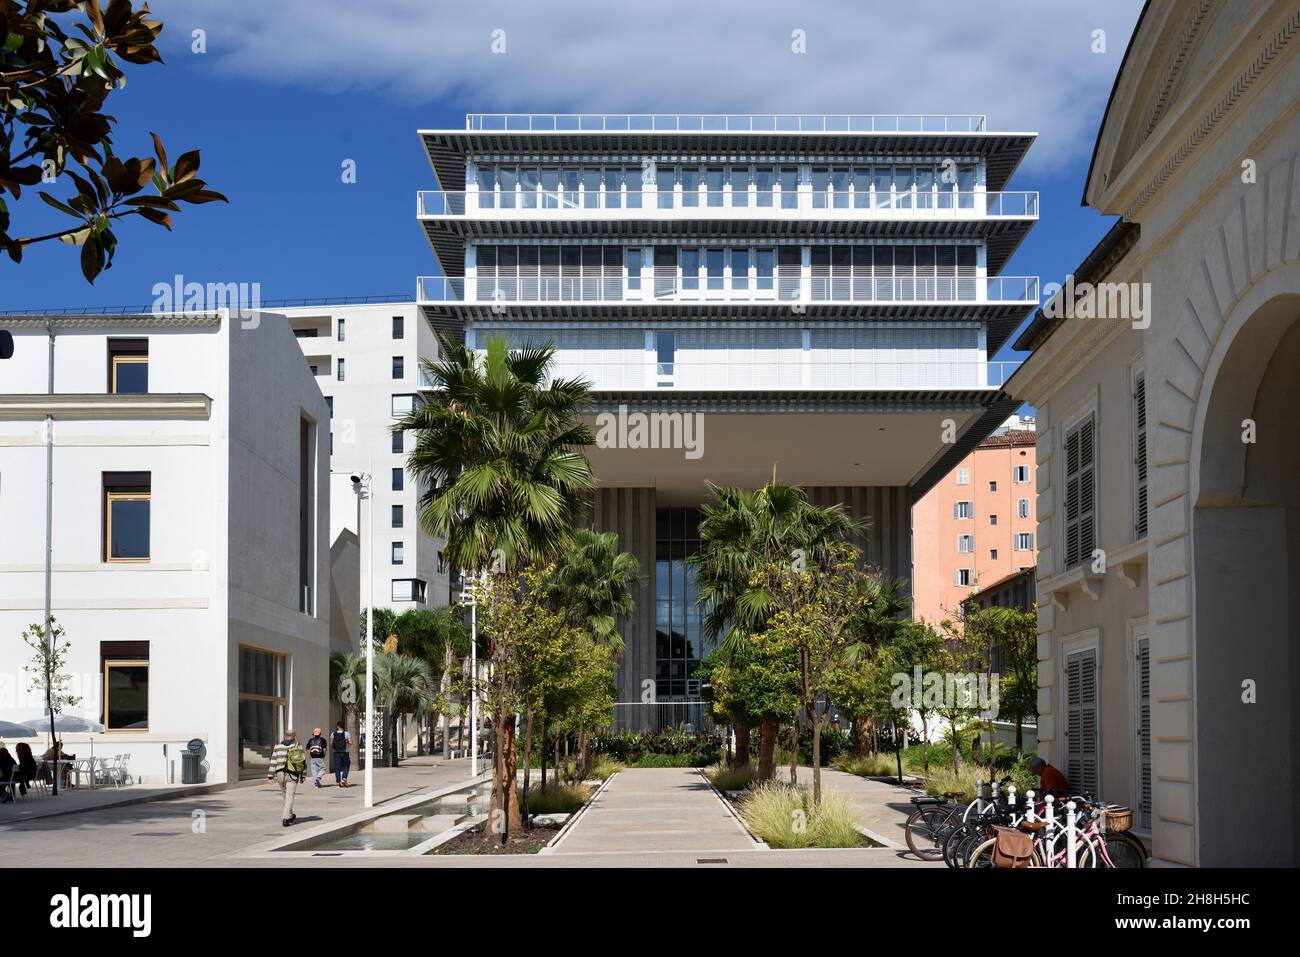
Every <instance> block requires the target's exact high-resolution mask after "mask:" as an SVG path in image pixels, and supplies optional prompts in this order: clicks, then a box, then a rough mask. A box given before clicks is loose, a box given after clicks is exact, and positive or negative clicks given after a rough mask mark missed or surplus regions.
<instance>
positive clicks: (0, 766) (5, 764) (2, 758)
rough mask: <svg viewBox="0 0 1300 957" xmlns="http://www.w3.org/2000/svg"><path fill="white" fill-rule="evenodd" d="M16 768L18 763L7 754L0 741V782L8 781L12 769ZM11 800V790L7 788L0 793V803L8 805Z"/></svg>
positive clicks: (12, 792) (12, 797) (7, 751)
mask: <svg viewBox="0 0 1300 957" xmlns="http://www.w3.org/2000/svg"><path fill="white" fill-rule="evenodd" d="M16 767H18V762H17V761H15V760H14V759H13V756H12V755H11V754H10V753H9V749H8V748H6V747H5V746H4V742H3V741H0V781H8V780H10V776H11V775H12V774H13V771H14V768H16ZM13 799H14V789H13V788H8V787H7V788H5V789H4V790H3V791H0V803H4V804H8V803H9V802H10V801H12V800H13Z"/></svg>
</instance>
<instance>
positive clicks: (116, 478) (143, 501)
mask: <svg viewBox="0 0 1300 957" xmlns="http://www.w3.org/2000/svg"><path fill="white" fill-rule="evenodd" d="M103 478H104V521H103V530H104V561H106V562H147V561H148V560H149V526H150V510H151V506H152V501H151V499H152V487H151V482H150V473H148V472H105V473H103Z"/></svg>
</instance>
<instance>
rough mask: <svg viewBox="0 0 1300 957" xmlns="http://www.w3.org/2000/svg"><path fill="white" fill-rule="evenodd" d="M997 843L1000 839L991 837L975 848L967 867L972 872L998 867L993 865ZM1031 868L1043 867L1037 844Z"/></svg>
mask: <svg viewBox="0 0 1300 957" xmlns="http://www.w3.org/2000/svg"><path fill="white" fill-rule="evenodd" d="M997 843H998V839H997V838H996V837H990V838H988V839H987V840H986V841H983V842H982V843H981V844H979V845H978V846H977V847H975V848H974V849H973V850H972V851H971V852H970V856H969V859H968V860H967V862H966V867H967V868H969V869H971V870H984V869H987V868H990V867H996V866H997V865H996V864H994V863H993V848H994V847H996V846H997ZM1029 866H1030V867H1042V866H1043V859H1042V857H1041V856H1040V855H1039V853H1038V844H1037V843H1035V844H1034V851H1033V853H1032V854H1030V856H1029Z"/></svg>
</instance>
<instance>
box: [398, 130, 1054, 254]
mask: <svg viewBox="0 0 1300 957" xmlns="http://www.w3.org/2000/svg"><path fill="white" fill-rule="evenodd" d="M421 137H422V139H423V142H424V145H425V149H426V152H427V153H428V156H429V160H430V163H431V164H432V167H433V170H434V173H435V175H436V176H437V179H438V183H439V186H440V189H437V190H426V191H422V192H420V193H418V194H417V198H416V215H417V218H418V219H419V220H420V221H421V224H422V226H423V227H424V229H425V232H426V234H427V236H428V239H429V242H430V244H431V246H432V247H433V250H434V252H435V254H436V255H437V257H438V260H439V264H440V266H441V268H442V271H443V272H444V273H445V274H447V275H458V274H461V273H462V272H463V271H464V267H465V261H464V248H465V245H466V244H467V243H474V242H481V241H491V240H494V239H514V238H517V239H521V240H528V239H534V240H536V239H539V238H541V239H545V238H550V239H556V238H560V239H562V238H564V237H571V236H581V235H600V236H605V237H610V238H616V239H645V240H649V241H658V240H660V239H669V238H671V239H690V238H707V239H715V240H717V239H722V240H739V239H745V238H753V237H760V236H761V237H767V238H779V239H782V240H785V241H798V240H800V239H804V240H816V239H819V238H820V239H822V240H826V239H830V238H837V239H842V240H857V241H870V240H880V239H890V238H898V237H902V236H906V237H910V238H915V239H922V240H924V239H928V240H934V241H943V240H949V241H953V240H973V241H977V242H979V243H981V244H982V245H984V246H985V247H986V249H987V250H988V268H989V270H990V271H991V272H997V271H999V270H1000V269H1001V268H1002V266H1003V265H1004V264H1005V263H1006V261H1007V259H1008V258H1010V256H1011V254H1012V253H1013V252H1014V251H1015V249H1016V247H1017V246H1018V245H1019V244H1020V242H1021V240H1022V239H1023V238H1024V236H1025V234H1026V233H1027V232H1028V230H1029V228H1030V227H1031V226H1032V225H1033V223H1034V222H1035V221H1036V220H1037V218H1038V194H1037V193H1034V192H1023V191H1017V192H1010V191H1005V190H1004V189H1003V187H1004V186H1005V185H1006V182H1007V181H1008V180H1009V178H1010V176H1011V174H1012V172H1013V171H1014V169H1015V168H1016V166H1017V165H1018V164H1019V162H1020V160H1021V158H1022V157H1023V156H1024V153H1025V151H1026V150H1027V149H1028V148H1029V146H1030V144H1031V143H1032V142H1033V139H1034V134H1032V133H992V132H989V131H988V129H987V121H986V119H985V117H983V116H980V115H965V114H963V115H941V116H925V115H912V116H903V115H891V116H879V115H815V116H809V115H792V116H776V115H743V116H742V115H730V116H728V115H714V116H709V115H699V114H689V115H686V114H682V115H677V114H671V115H666V114H583V115H578V114H570V115H562V114H470V115H469V116H468V117H467V120H466V128H465V130H424V131H421Z"/></svg>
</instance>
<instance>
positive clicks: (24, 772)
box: [14, 741, 40, 794]
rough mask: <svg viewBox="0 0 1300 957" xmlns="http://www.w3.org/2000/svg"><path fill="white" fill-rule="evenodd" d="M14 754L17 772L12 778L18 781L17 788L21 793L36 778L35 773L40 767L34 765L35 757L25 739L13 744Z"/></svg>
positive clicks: (36, 773) (24, 792)
mask: <svg viewBox="0 0 1300 957" xmlns="http://www.w3.org/2000/svg"><path fill="white" fill-rule="evenodd" d="M14 754H16V755H17V756H18V773H17V774H15V775H14V778H15V779H16V780H17V781H18V790H19V791H21V792H22V793H23V794H26V793H27V785H29V784H31V783H33V782H34V781H35V780H36V775H38V774H39V773H40V769H39V768H38V767H37V766H36V757H35V755H33V754H32V746H31V745H30V744H28V743H27V742H26V741H19V742H18V743H17V744H16V745H14Z"/></svg>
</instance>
